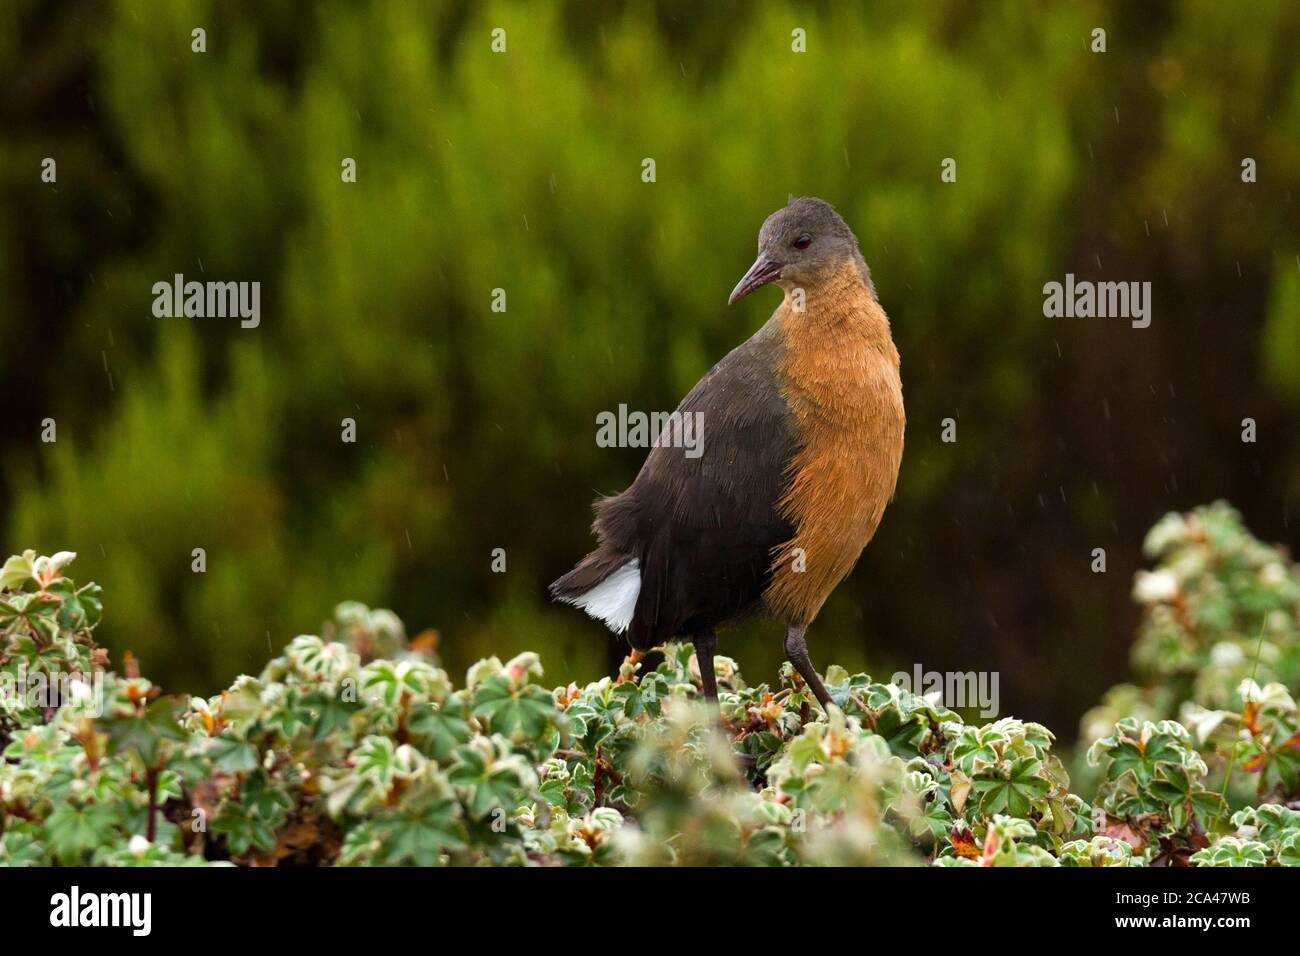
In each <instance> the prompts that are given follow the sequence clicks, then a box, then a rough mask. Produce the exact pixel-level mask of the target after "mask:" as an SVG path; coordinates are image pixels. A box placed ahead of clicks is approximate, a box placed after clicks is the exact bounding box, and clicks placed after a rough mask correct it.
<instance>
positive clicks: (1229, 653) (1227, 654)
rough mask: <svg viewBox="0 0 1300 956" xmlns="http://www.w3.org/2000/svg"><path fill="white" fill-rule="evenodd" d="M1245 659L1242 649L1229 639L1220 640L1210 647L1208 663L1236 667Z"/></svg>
mask: <svg viewBox="0 0 1300 956" xmlns="http://www.w3.org/2000/svg"><path fill="white" fill-rule="evenodd" d="M1245 659H1246V655H1245V653H1244V652H1243V651H1242V649H1241V648H1240V647H1238V646H1237V645H1236V644H1233V643H1232V642H1231V641H1220V642H1219V643H1217V644H1215V645H1214V646H1213V647H1212V648H1210V663H1211V664H1213V665H1214V666H1216V667H1237V666H1238V665H1240V664H1241V663H1242V661H1244V660H1245Z"/></svg>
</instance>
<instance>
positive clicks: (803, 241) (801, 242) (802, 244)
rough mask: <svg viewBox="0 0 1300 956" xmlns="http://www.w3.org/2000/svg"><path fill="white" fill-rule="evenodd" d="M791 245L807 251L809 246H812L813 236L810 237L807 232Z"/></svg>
mask: <svg viewBox="0 0 1300 956" xmlns="http://www.w3.org/2000/svg"><path fill="white" fill-rule="evenodd" d="M791 244H792V245H793V246H794V247H795V248H796V249H807V248H808V247H809V246H811V245H812V236H810V235H808V233H806V232H805V233H804V234H803V235H802V236H800V237H799V238H798V239H796V240H795V241H794V242H793V243H791Z"/></svg>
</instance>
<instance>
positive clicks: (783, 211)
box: [727, 196, 870, 305]
mask: <svg viewBox="0 0 1300 956" xmlns="http://www.w3.org/2000/svg"><path fill="white" fill-rule="evenodd" d="M846 262H857V263H858V264H859V267H860V268H861V270H862V273H863V278H864V280H865V281H866V282H867V284H868V287H870V279H869V278H868V274H867V271H866V264H865V263H864V262H863V261H862V256H861V254H860V253H859V252H858V240H857V237H856V236H854V235H853V230H852V229H850V228H849V227H848V224H847V223H846V222H845V221H844V220H843V219H841V218H840V214H839V213H837V212H836V211H835V207H834V206H832V205H831V204H830V203H828V202H826V201H825V200H822V199H815V198H813V197H811V196H808V197H804V198H802V199H795V198H793V197H791V199H790V202H789V203H787V204H786V205H785V206H782V207H781V208H780V209H778V210H777V211H776V212H774V213H772V215H770V216H768V217H767V220H766V221H765V222H764V223H763V227H762V228H761V229H760V230H759V231H758V258H757V259H755V260H754V264H753V265H752V266H750V267H749V271H748V272H746V273H745V275H744V277H743V278H742V279H741V280H740V281H739V282H738V283H736V288H734V289H732V290H731V296H730V298H728V299H727V304H728V305H735V304H736V303H737V302H739V301H740V300H741V299H743V298H744V297H745V296H747V295H749V294H750V293H751V292H753V291H754V290H755V289H757V288H759V287H761V286H765V285H768V284H769V283H776V284H777V285H779V286H781V287H782V288H783V289H785V290H786V291H787V292H789V291H790V290H791V289H792V288H795V287H797V286H810V285H813V284H815V283H817V282H818V281H819V280H821V279H823V278H825V277H826V276H828V275H830V274H832V273H834V272H835V271H836V270H838V269H840V268H842V267H843V266H844V264H845V263H846Z"/></svg>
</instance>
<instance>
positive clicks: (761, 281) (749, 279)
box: [727, 252, 781, 305]
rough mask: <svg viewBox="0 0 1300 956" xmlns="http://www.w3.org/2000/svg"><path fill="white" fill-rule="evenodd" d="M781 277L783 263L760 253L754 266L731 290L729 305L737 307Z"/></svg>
mask: <svg viewBox="0 0 1300 956" xmlns="http://www.w3.org/2000/svg"><path fill="white" fill-rule="evenodd" d="M780 277H781V263H779V262H774V261H772V260H771V259H769V258H768V257H767V255H766V253H761V252H760V253H759V254H758V258H757V259H755V260H754V264H753V265H752V266H750V267H749V271H748V272H746V273H745V275H744V277H743V278H742V279H741V280H740V281H739V282H737V283H736V287H735V288H734V289H732V290H731V296H730V297H729V298H728V299H727V305H735V304H736V303H737V302H739V301H740V300H741V299H743V298H744V297H745V296H747V295H749V294H750V293H751V292H753V291H754V290H755V289H757V288H758V287H759V286H763V285H767V284H768V283H769V282H775V281H776V280H777V279H779V278H780Z"/></svg>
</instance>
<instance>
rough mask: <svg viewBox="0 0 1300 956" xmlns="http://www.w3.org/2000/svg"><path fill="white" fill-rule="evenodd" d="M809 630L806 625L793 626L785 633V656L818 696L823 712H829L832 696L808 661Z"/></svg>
mask: <svg viewBox="0 0 1300 956" xmlns="http://www.w3.org/2000/svg"><path fill="white" fill-rule="evenodd" d="M807 630H808V625H806V624H791V625H790V626H789V627H788V628H787V629H786V632H785V656H786V657H788V658H789V659H790V663H791V664H793V665H794V669H795V670H797V671H798V672H799V676H800V677H802V678H803V679H804V681H805V682H807V684H808V686H809V687H811V688H812V692H813V695H814V696H816V698H817V701H818V703H820V704H821V705H822V709H823V710H827V709H829V708H830V705H831V695H830V694H828V693H826V687H825V685H824V684H822V679H821V678H820V677H818V676H817V672H816V671H815V670H813V666H812V661H810V660H809V659H808V643H807V642H806V641H805V640H804V638H803V636H804V632H805V631H807Z"/></svg>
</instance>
